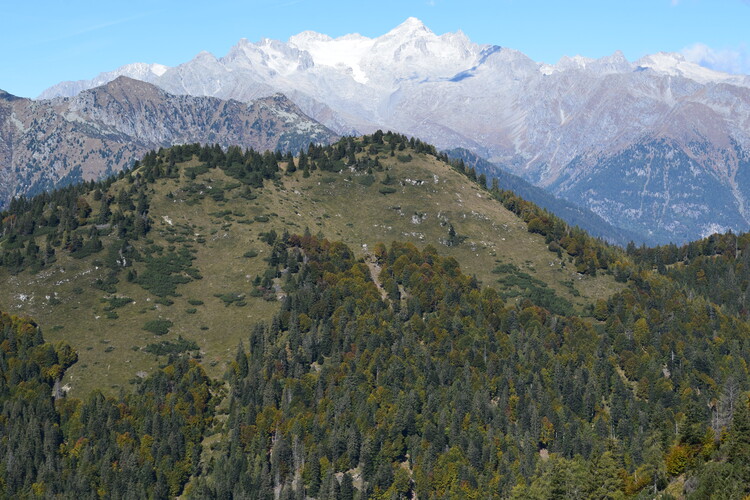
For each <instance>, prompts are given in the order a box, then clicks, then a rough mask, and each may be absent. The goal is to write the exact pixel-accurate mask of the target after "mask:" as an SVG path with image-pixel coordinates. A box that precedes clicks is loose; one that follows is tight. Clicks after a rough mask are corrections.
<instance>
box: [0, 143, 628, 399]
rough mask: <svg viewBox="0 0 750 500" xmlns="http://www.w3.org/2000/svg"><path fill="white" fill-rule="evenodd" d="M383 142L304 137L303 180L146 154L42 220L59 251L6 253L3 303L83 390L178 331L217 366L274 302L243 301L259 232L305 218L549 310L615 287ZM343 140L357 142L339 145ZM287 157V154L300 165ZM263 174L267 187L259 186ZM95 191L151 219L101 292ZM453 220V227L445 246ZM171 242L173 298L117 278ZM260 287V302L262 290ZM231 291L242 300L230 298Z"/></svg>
mask: <svg viewBox="0 0 750 500" xmlns="http://www.w3.org/2000/svg"><path fill="white" fill-rule="evenodd" d="M387 138H392V139H391V141H392V143H393V144H394V146H393V148H391V146H390V143H389V142H388V140H386V141H385V142H384V143H383V144H378V145H377V146H374V145H373V144H369V145H365V144H363V142H362V139H359V140H357V141H354V140H351V139H350V140H349V142H347V141H346V140H345V141H343V142H342V143H340V144H339V145H338V146H334V147H332V148H313V150H312V152H311V153H310V154H311V157H312V158H311V160H310V162H311V163H319V164H320V165H321V166H322V167H323V168H328V170H321V169H320V168H318V169H316V170H313V171H311V172H309V177H306V176H305V173H304V172H303V170H296V171H295V172H293V173H286V170H287V167H288V160H289V158H288V157H285V158H283V159H281V160H279V159H277V158H274V159H272V160H268V161H269V162H270V163H273V164H274V165H278V171H275V172H273V173H272V174H271V175H267V177H269V178H267V179H266V180H265V181H259V180H258V179H257V178H253V179H249V178H244V179H238V178H237V175H236V173H235V174H233V172H234V171H233V170H232V169H231V168H228V167H226V166H225V165H223V164H222V165H220V166H216V167H213V168H208V167H206V164H207V163H211V161H206V158H208V156H206V155H205V154H204V156H205V158H204V159H203V160H200V159H198V156H199V155H198V154H192V152H191V151H187V148H183V149H186V151H182V150H181V149H180V150H179V152H178V153H174V154H173V153H172V152H170V151H169V150H166V151H162V153H161V154H160V155H155V156H153V157H152V158H147V159H146V160H145V161H144V164H149V165H151V164H153V165H155V166H154V167H153V168H151V167H149V168H151V170H153V171H158V170H159V169H161V171H160V173H156V174H154V173H151V174H148V175H147V174H146V173H145V170H144V169H145V168H146V167H141V170H135V171H133V172H131V173H130V174H128V175H127V176H121V177H122V178H120V179H118V180H115V181H114V182H111V183H110V182H107V183H106V185H102V186H98V187H96V186H88V187H87V188H86V189H83V188H82V189H79V191H80V192H78V193H76V195H75V198H76V199H77V198H80V199H82V200H85V202H86V203H85V204H87V205H88V206H90V207H91V209H90V213H88V214H87V216H86V217H85V218H81V216H80V214H79V215H78V216H77V217H78V219H80V221H79V223H80V227H78V228H77V229H75V230H74V231H67V232H66V231H64V230H63V229H62V227H57V228H51V227H48V226H40V225H37V226H36V227H35V229H34V233H33V235H34V240H35V241H36V244H37V245H38V246H39V247H40V248H42V249H44V247H45V239H46V238H47V236H46V234H50V233H54V234H58V235H59V236H58V238H59V239H60V240H61V242H60V246H59V247H57V248H56V249H55V250H56V252H55V259H56V260H55V262H53V263H51V264H49V265H47V266H45V267H43V268H42V269H41V270H39V271H38V272H34V265H30V266H28V265H27V267H25V268H24V269H23V270H22V271H21V272H18V273H16V274H13V273H12V272H11V271H13V270H14V269H13V268H12V267H11V266H10V264H8V262H7V261H8V260H9V259H6V265H5V266H4V267H3V268H1V269H0V279H2V281H3V282H4V283H6V286H4V287H3V288H2V290H0V305H2V306H3V307H4V308H5V309H6V310H10V311H14V312H17V313H23V314H29V315H31V316H33V317H34V318H36V319H37V320H38V321H40V322H41V323H42V324H43V325H45V335H46V336H47V337H48V338H49V339H51V340H52V341H57V340H61V339H64V340H66V341H68V342H70V343H71V345H72V346H73V347H74V348H75V349H76V350H77V351H78V352H79V356H80V361H79V362H78V363H77V364H76V365H75V366H74V367H72V368H71V369H70V370H69V372H68V374H67V378H66V379H65V381H64V384H65V385H66V386H67V387H69V388H70V389H71V390H72V394H86V393H87V392H88V391H89V390H90V389H92V388H102V389H104V390H110V391H116V390H118V389H119V388H120V387H127V386H128V383H129V382H132V381H134V380H135V379H136V378H137V376H138V374H140V375H141V376H142V375H143V373H141V372H145V373H149V372H151V371H152V370H153V369H154V368H155V367H157V366H158V365H159V363H161V362H163V359H164V358H163V357H162V358H160V357H159V356H157V355H155V354H154V353H153V352H151V351H153V350H154V348H151V349H147V348H148V346H149V345H150V344H159V343H161V342H165V341H168V342H176V341H177V339H178V338H179V337H182V338H183V339H186V340H188V341H190V342H195V343H196V344H197V345H198V347H199V351H200V354H201V356H202V359H203V361H204V364H205V365H206V369H207V370H208V371H209V373H210V374H211V375H212V376H215V377H218V376H220V375H221V374H222V373H223V371H224V370H225V368H226V363H227V361H228V360H229V359H231V357H232V356H233V353H234V350H235V348H236V346H237V343H238V342H239V341H240V340H241V339H243V338H245V336H246V335H247V332H246V331H244V330H243V329H241V328H238V327H237V326H236V325H238V324H243V323H248V322H250V323H252V322H254V321H256V320H260V319H269V318H270V317H271V315H272V314H273V312H274V311H275V310H276V308H277V307H278V306H277V303H275V301H274V300H271V301H269V300H265V299H264V298H262V297H253V296H251V292H252V291H253V289H254V286H253V281H254V280H255V278H256V276H259V275H261V276H262V274H263V273H264V272H265V269H266V266H267V264H266V262H265V261H264V258H265V257H266V256H267V255H268V252H269V250H270V247H269V246H268V244H267V243H265V242H264V241H262V240H261V238H262V235H263V234H264V233H267V232H269V231H275V232H276V233H278V234H279V235H280V234H281V233H283V232H285V231H288V232H298V233H302V232H304V230H305V229H306V228H307V229H309V231H311V232H312V233H313V234H317V233H322V234H323V235H325V236H326V237H330V238H333V239H337V240H340V241H343V242H344V243H346V244H347V245H349V246H350V247H351V248H352V249H353V250H354V251H355V252H356V254H357V255H358V256H364V255H365V254H367V253H368V251H369V250H371V249H372V248H373V247H374V245H375V244H376V243H378V242H385V243H389V242H391V241H394V240H398V241H412V242H414V243H416V244H417V245H419V246H424V245H427V244H430V245H433V246H436V247H437V248H440V249H441V252H444V253H445V254H446V255H450V256H453V257H455V258H456V259H457V260H458V261H459V262H461V263H462V266H463V268H464V270H465V272H468V273H470V274H473V275H476V277H477V279H478V280H479V281H480V282H481V283H483V284H484V285H497V286H500V287H501V288H503V289H505V293H506V294H507V295H508V297H510V298H513V299H515V300H520V299H521V298H522V297H523V296H524V295H529V294H536V296H540V295H543V296H544V297H546V299H547V304H548V305H551V304H552V303H553V302H555V303H556V304H557V305H558V307H561V308H568V307H570V309H571V310H579V311H580V310H583V308H584V307H585V306H586V305H587V304H590V303H592V301H594V300H595V299H598V298H603V297H607V296H608V295H610V294H611V293H612V292H613V291H615V290H617V289H618V288H619V287H620V286H621V285H618V284H617V283H616V282H615V281H614V279H613V277H612V276H611V275H609V274H606V273H601V272H600V273H599V274H598V275H597V276H590V275H585V274H581V273H579V272H577V270H576V266H575V265H574V262H573V257H572V256H570V255H568V254H567V253H565V252H563V253H562V254H560V255H559V256H558V254H557V253H553V252H550V251H549V250H548V248H547V247H548V245H547V243H546V242H545V239H544V237H543V236H541V235H540V234H537V233H530V232H529V231H528V230H527V225H526V223H524V222H523V220H522V219H520V218H519V217H518V216H516V215H515V214H514V213H512V212H510V211H509V210H507V209H505V208H504V207H503V206H502V204H501V203H499V202H498V201H497V200H495V199H493V197H492V195H491V193H489V192H488V191H487V190H485V189H482V188H481V187H480V186H478V185H477V184H476V183H474V182H470V181H469V180H468V179H467V177H466V175H465V174H464V173H463V172H460V171H458V170H456V168H454V167H453V166H451V165H450V164H448V163H446V161H444V158H440V157H437V156H436V155H435V154H433V153H434V150H432V151H433V152H430V151H429V150H428V149H429V148H425V147H423V146H421V143H419V144H420V147H419V148H417V149H420V148H421V149H422V150H423V151H421V152H419V153H418V152H417V150H416V149H415V147H414V146H413V145H411V144H410V143H409V142H408V141H406V139H405V138H403V137H401V136H395V135H393V136H391V135H388V136H387ZM368 142H370V141H369V140H368ZM347 148H350V149H357V151H356V153H355V152H354V151H352V152H351V154H350V153H347V152H346V150H347ZM400 148H403V149H400ZM392 149H393V150H395V151H394V152H393V155H391V151H392ZM175 151H177V150H175ZM196 153H197V150H196ZM238 154H239V153H238ZM352 155H353V157H352ZM258 156H260V155H258ZM315 157H319V158H315ZM376 159H377V163H378V165H375V162H376ZM182 160H185V161H182ZM238 160H239V161H243V160H242V158H239V157H238ZM232 161H234V160H229V161H228V163H232ZM258 161H262V158H261V159H260V160H258ZM304 161H305V160H303V162H304ZM225 163H226V162H225ZM298 163H299V159H297V160H295V167H296V166H298ZM236 164H237V163H236V162H235V165H236ZM350 164H351V165H350ZM355 164H356V165H357V166H355ZM170 165H174V166H172V167H170ZM222 167H224V168H222ZM166 170H169V172H168V173H167V172H166ZM232 175H234V177H233V176H232ZM259 182H262V183H263V186H262V187H257V186H259V185H260V184H259ZM97 190H98V191H100V192H101V193H102V198H104V199H107V198H108V197H111V198H112V199H113V200H114V201H113V202H112V203H111V204H110V207H109V211H110V212H112V213H113V214H116V213H117V212H118V211H122V212H124V213H125V214H126V215H127V214H130V213H131V212H133V211H128V209H127V208H128V207H127V206H126V205H127V204H129V203H132V204H133V205H138V199H139V197H143V198H145V199H146V200H147V205H148V210H147V219H148V221H150V231H149V232H148V234H146V235H144V236H140V237H139V238H138V239H135V238H132V237H131V238H129V239H128V242H129V244H130V245H131V246H132V248H133V252H134V257H135V258H130V259H128V260H129V261H130V262H129V263H128V264H132V267H127V268H120V267H118V266H117V265H115V266H114V269H115V271H116V273H117V280H118V282H117V283H116V284H115V285H112V286H111V288H109V289H108V288H107V285H106V284H104V285H102V284H101V282H100V284H99V286H98V288H97V284H96V280H102V281H103V282H106V281H107V276H108V275H110V274H112V273H113V271H112V270H111V269H110V268H109V267H108V264H107V262H110V261H111V260H112V259H113V258H115V259H116V258H117V255H118V252H119V248H120V246H121V245H122V240H120V239H118V238H117V232H118V228H117V227H116V225H113V221H112V220H108V221H105V220H104V219H102V218H101V217H100V216H99V215H100V212H101V203H102V202H101V200H96V199H95V197H96V198H98V197H99V195H98V194H95V192H96V191H97ZM131 190H132V191H133V194H132V195H128V198H129V200H130V199H131V198H132V202H131V201H129V200H128V201H125V200H123V203H122V205H123V206H120V204H119V203H118V198H119V197H120V196H121V195H120V192H121V191H125V192H130V191H131ZM141 193H142V194H141ZM248 193H249V194H248ZM57 203H59V202H57ZM76 203H78V202H77V200H76ZM137 209H138V207H136V211H137ZM50 210H51V209H50V203H47V204H46V205H45V206H44V208H43V209H42V214H44V216H45V217H46V216H49V214H50ZM59 211H60V213H62V212H64V210H63V209H62V208H60V210H59ZM8 213H11V212H8ZM6 217H7V214H6ZM111 217H112V216H110V218H111ZM136 220H137V217H136ZM107 224H109V225H107ZM97 225H98V227H99V230H98V233H99V236H98V238H99V239H100V241H101V242H102V243H103V247H104V249H103V250H101V251H100V252H97V253H94V254H92V255H89V256H86V257H83V258H76V256H75V255H74V253H72V252H70V251H68V250H65V249H64V248H63V247H64V246H65V241H63V240H65V238H66V236H65V235H66V234H67V235H68V238H70V235H75V234H80V235H81V237H82V238H83V239H84V240H86V241H88V239H90V236H89V233H90V232H91V228H92V227H96V226H97ZM120 225H122V224H120ZM5 227H8V228H9V227H10V224H9V223H6V226H5ZM451 227H452V228H453V230H454V232H455V236H454V238H453V240H451V241H449V239H450V238H449V232H450V229H451ZM16 228H17V226H16ZM31 237H32V235H19V236H18V237H17V238H14V241H13V242H12V243H11V242H9V238H8V237H6V238H5V240H4V241H3V242H2V248H3V249H4V250H5V251H6V252H8V253H7V255H10V254H11V253H12V251H11V250H9V248H11V247H13V246H18V247H19V248H21V249H22V250H23V252H22V253H24V254H25V253H28V240H29V239H30V238H31ZM24 240H27V241H26V242H24ZM24 245H25V247H24ZM110 248H111V249H112V250H110ZM154 250H155V251H154ZM180 251H187V252H189V255H190V256H191V258H192V259H194V260H192V262H190V269H191V270H192V271H191V272H197V273H198V275H200V276H201V277H202V278H201V279H193V278H191V277H190V276H189V275H187V274H185V272H184V271H179V272H177V273H175V274H173V275H172V276H178V275H181V276H183V278H184V279H182V280H181V281H185V283H180V284H177V285H175V286H176V288H175V294H176V295H177V296H172V295H168V296H165V297H159V296H158V295H157V294H155V293H153V290H151V291H149V290H147V289H144V286H143V285H141V284H139V283H137V282H129V281H128V279H127V274H128V273H129V272H135V273H136V274H137V275H138V276H139V277H140V279H143V278H144V273H146V272H147V271H146V268H147V265H146V262H145V261H144V259H146V257H147V256H149V255H150V256H151V258H160V259H162V260H161V261H160V262H162V265H163V264H164V263H165V262H166V261H168V260H169V258H168V256H170V255H171V256H172V257H173V260H175V262H177V261H179V260H180V257H179V255H178V254H179V252H180ZM40 253H43V251H42V250H40ZM78 253H79V257H80V252H78ZM113 254H114V256H113ZM253 254H257V255H256V256H252V255H253ZM165 256H167V257H165ZM165 259H166V260H165ZM155 266H156V267H159V264H158V263H157V264H155ZM9 267H10V269H9ZM37 267H38V266H37ZM498 280H503V283H500V282H499V281H498ZM136 281H137V280H136ZM270 295H271V297H267V298H271V299H273V294H270ZM218 296H222V297H224V298H226V299H227V301H225V300H224V299H223V298H222V297H218ZM233 296H234V297H241V299H240V300H235V301H232V300H231V299H232V297H233ZM117 298H120V299H125V300H116V299H117ZM128 298H129V299H132V300H131V301H129V302H128V301H127V300H126V299H128ZM113 299H115V300H114V301H113ZM199 302H202V303H199ZM113 306H117V307H113ZM159 320H165V321H169V322H171V327H170V328H169V332H168V334H166V335H164V336H160V335H155V334H154V333H152V332H151V331H148V330H144V327H145V326H146V325H147V323H149V322H153V321H159ZM164 324H166V323H164Z"/></svg>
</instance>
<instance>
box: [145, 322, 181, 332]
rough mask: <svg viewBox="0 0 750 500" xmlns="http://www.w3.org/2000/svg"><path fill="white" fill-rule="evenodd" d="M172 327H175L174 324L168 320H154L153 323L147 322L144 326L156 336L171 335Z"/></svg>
mask: <svg viewBox="0 0 750 500" xmlns="http://www.w3.org/2000/svg"><path fill="white" fill-rule="evenodd" d="M172 325H174V323H172V322H171V321H169V320H168V319H152V320H151V321H146V324H144V325H143V329H144V330H146V331H147V332H151V333H153V334H154V335H166V334H167V333H169V329H170V328H171V327H172Z"/></svg>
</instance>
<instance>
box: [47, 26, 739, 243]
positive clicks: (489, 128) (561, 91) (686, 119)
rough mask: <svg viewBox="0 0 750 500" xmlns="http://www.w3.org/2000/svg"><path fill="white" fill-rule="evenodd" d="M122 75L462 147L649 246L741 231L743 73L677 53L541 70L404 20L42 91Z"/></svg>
mask: <svg viewBox="0 0 750 500" xmlns="http://www.w3.org/2000/svg"><path fill="white" fill-rule="evenodd" d="M119 75H126V76H130V77H132V78H137V79H142V80H144V81H147V82H151V83H153V84H155V85H158V86H159V87H161V88H163V89H165V90H166V91H168V92H171V93H174V94H189V95H195V96H216V97H219V98H222V99H237V100H239V101H243V102H246V101H250V100H252V99H256V98H258V97H264V96H269V95H272V94H275V93H277V92H281V93H284V94H285V95H286V96H288V97H289V98H290V99H291V100H292V101H294V102H295V103H296V104H297V105H298V106H299V107H300V109H301V110H302V111H303V112H304V113H306V114H307V115H309V116H310V117H312V118H314V119H316V120H318V121H319V122H321V123H322V124H324V125H326V126H327V127H329V128H331V129H332V130H334V131H335V132H337V133H339V134H355V133H369V132H372V131H373V130H375V129H377V128H383V129H390V130H396V131H399V132H401V133H406V134H408V135H413V136H416V137H420V138H422V139H423V140H426V141H428V142H431V143H433V144H435V145H436V146H438V147H440V148H444V149H451V148H456V147H460V148H466V149H468V150H471V151H472V152H474V153H476V154H478V155H480V156H482V157H484V158H487V159H488V160H490V161H491V162H492V163H493V164H495V165H496V167H495V168H496V169H504V170H507V171H510V172H512V173H515V174H517V175H520V176H522V177H524V178H525V179H527V180H529V181H531V182H532V183H534V184H536V185H537V186H540V187H543V188H545V189H547V190H548V191H550V192H551V193H553V194H555V195H556V196H559V197H563V198H565V199H567V200H570V201H572V202H574V203H576V204H578V205H580V206H582V207H585V208H588V209H590V210H592V211H593V212H595V213H596V214H598V215H599V216H601V217H602V218H603V219H605V220H606V221H608V222H610V223H612V224H614V225H617V226H619V227H621V228H624V229H627V230H630V231H633V232H636V233H638V234H640V235H641V236H642V238H643V240H644V241H649V242H666V241H670V240H671V241H685V240H687V239H690V238H694V237H698V236H702V235H705V234H709V233H712V232H714V231H722V230H727V229H735V230H739V229H743V228H747V227H749V226H750V224H749V221H750V208H749V207H748V196H749V195H750V179H748V168H750V165H748V162H749V159H748V158H749V157H750V153H748V151H750V77H748V76H744V75H731V74H726V73H721V72H717V71H713V70H709V69H707V68H704V67H701V66H699V65H697V64H693V63H691V62H688V61H686V60H685V59H684V57H682V56H681V55H680V54H673V53H659V54H654V55H649V56H646V57H643V58H641V59H639V60H637V61H635V62H629V61H628V60H627V59H626V58H625V57H624V55H623V54H622V53H620V52H616V53H614V54H613V55H611V56H609V57H604V58H601V59H597V60H593V59H587V58H583V57H579V56H576V57H572V58H568V57H564V58H562V59H561V60H560V61H559V62H557V63H556V64H554V65H550V64H545V63H539V62H535V61H533V60H532V59H530V58H529V57H527V56H526V55H524V54H523V53H522V52H520V51H518V50H514V49H510V48H505V47H500V46H495V45H480V44H476V43H473V42H472V41H471V40H469V39H468V38H467V37H466V36H465V35H464V34H463V33H461V32H460V31H459V32H456V33H446V34H443V35H440V36H438V35H436V34H434V33H433V32H431V31H430V30H429V29H428V28H426V27H425V26H424V24H422V22H421V21H419V20H418V19H415V18H409V19H407V20H406V21H405V22H404V23H403V24H401V25H399V26H398V27H396V28H395V29H393V30H392V31H390V32H388V33H386V34H385V35H382V36H380V37H377V38H367V37H364V36H361V35H357V34H352V35H346V36H342V37H339V38H331V37H328V36H326V35H323V34H319V33H315V32H303V33H300V34H298V35H295V36H292V37H291V38H290V39H289V40H288V41H287V42H281V41H277V40H269V39H262V40H261V41H259V42H257V43H251V42H248V41H247V40H245V39H242V40H240V41H239V42H238V43H237V44H236V45H235V46H234V47H232V48H231V49H230V50H229V52H228V53H227V54H226V55H225V56H224V57H221V58H217V57H215V56H214V55H212V54H210V53H208V52H202V53H200V54H198V55H197V56H196V57H195V58H194V59H193V60H191V61H188V62H186V63H184V64H181V65H179V66H175V67H166V66H163V65H158V64H151V65H148V64H143V63H136V64H131V65H127V66H123V67H121V68H119V69H117V70H115V71H112V72H109V73H102V74H101V75H99V76H98V77H96V78H94V79H93V80H89V81H78V82H63V83H60V84H58V85H55V86H54V87H51V88H50V89H48V90H46V91H45V92H43V93H42V94H41V95H40V96H39V97H40V98H51V97H55V96H72V95H75V94H76V93H77V92H80V91H81V90H83V89H87V88H91V87H94V86H97V85H100V84H102V83H105V82H106V81H108V80H110V79H113V78H115V77H116V76H119Z"/></svg>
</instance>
